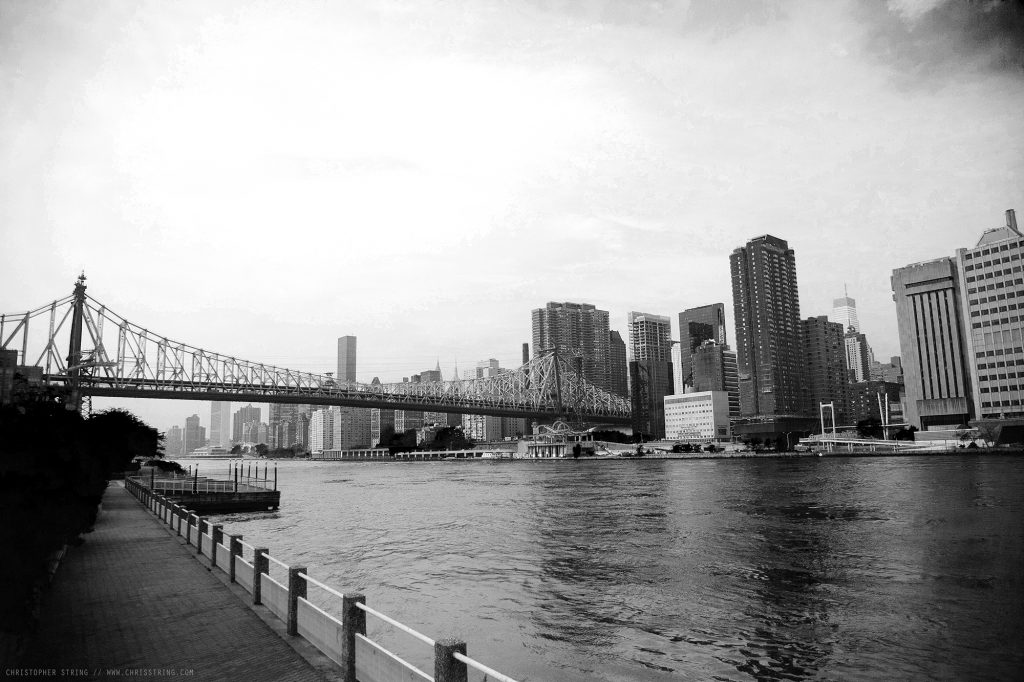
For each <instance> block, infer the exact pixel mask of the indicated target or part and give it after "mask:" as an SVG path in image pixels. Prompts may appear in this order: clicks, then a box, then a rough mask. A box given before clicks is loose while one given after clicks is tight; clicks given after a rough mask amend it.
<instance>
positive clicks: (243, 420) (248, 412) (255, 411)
mask: <svg viewBox="0 0 1024 682" xmlns="http://www.w3.org/2000/svg"><path fill="white" fill-rule="evenodd" d="M260 412H261V411H260V408H258V407H253V406H252V405H246V406H245V407H242V408H239V410H238V411H237V412H235V415H234V422H233V428H232V430H231V440H232V442H235V443H244V442H246V440H245V438H244V437H243V434H242V429H243V428H244V427H245V425H246V424H248V423H250V422H256V423H257V424H258V423H259V421H260Z"/></svg>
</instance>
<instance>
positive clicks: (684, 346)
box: [676, 303, 728, 393]
mask: <svg viewBox="0 0 1024 682" xmlns="http://www.w3.org/2000/svg"><path fill="white" fill-rule="evenodd" d="M708 340H711V341H714V342H715V343H717V344H720V345H722V346H726V345H727V344H728V340H727V339H726V336H725V304H723V303H711V304H709V305H702V306H698V307H696V308H687V309H686V310H684V311H683V312H681V313H679V362H680V367H679V369H678V371H677V372H676V376H679V377H680V378H681V379H682V382H683V383H689V382H690V374H691V373H692V366H691V360H690V358H691V356H692V355H693V354H694V352H695V351H696V350H697V348H699V347H700V345H701V344H702V343H704V342H705V341H708ZM691 385H692V384H691ZM698 390H711V389H698ZM676 392H677V393H682V392H683V385H682V383H680V384H679V385H677V386H676Z"/></svg>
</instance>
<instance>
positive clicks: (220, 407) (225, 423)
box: [210, 401, 231, 450]
mask: <svg viewBox="0 0 1024 682" xmlns="http://www.w3.org/2000/svg"><path fill="white" fill-rule="evenodd" d="M210 445H211V446H218V447H222V448H227V449H228V450H230V449H231V403H229V402H223V401H216V402H212V403H210Z"/></svg>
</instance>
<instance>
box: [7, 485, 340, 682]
mask: <svg viewBox="0 0 1024 682" xmlns="http://www.w3.org/2000/svg"><path fill="white" fill-rule="evenodd" d="M84 537H85V543H84V544H83V545H81V546H80V547H76V548H72V549H71V550H69V552H68V554H67V555H66V556H65V559H64V562H63V564H62V565H61V567H60V569H59V570H58V572H57V575H56V577H55V579H54V582H53V585H52V586H51V589H50V590H48V592H47V593H46V595H45V596H44V599H43V605H42V613H41V619H40V623H39V628H38V631H37V634H36V637H35V639H34V641H33V642H32V643H31V644H30V645H29V648H28V651H27V652H26V655H25V657H24V658H23V660H22V661H21V663H20V667H33V668H44V669H51V670H56V671H57V672H56V673H55V676H56V675H60V671H61V670H62V669H65V668H77V669H83V668H84V669H88V671H89V673H88V674H89V679H106V678H108V677H112V676H114V675H116V673H114V675H112V674H109V673H107V671H108V670H119V671H129V670H131V671H135V674H130V673H127V672H122V674H120V675H117V676H118V677H123V678H129V679H140V678H142V677H147V678H152V677H154V676H157V675H160V673H159V672H153V671H158V670H173V671H175V672H174V673H173V674H175V675H176V676H177V677H178V678H179V679H180V678H181V677H182V676H185V675H188V678H189V679H199V680H234V679H242V680H245V679H250V680H259V679H267V680H322V679H339V678H340V676H336V673H335V672H333V670H332V669H333V666H331V665H329V664H327V662H326V659H323V660H322V661H317V658H316V655H315V654H312V647H308V648H309V649H310V651H309V652H304V655H311V656H312V659H313V661H314V662H315V663H311V662H309V661H307V660H306V658H304V657H303V656H302V655H300V654H299V653H298V651H297V649H296V648H295V647H298V648H300V649H301V647H302V645H303V644H304V643H303V642H296V643H294V644H289V643H288V642H286V641H285V640H284V639H283V636H282V635H280V634H278V633H277V632H275V629H274V628H272V627H271V625H269V624H268V623H267V622H264V621H263V620H262V619H261V617H260V616H259V615H258V613H257V611H254V610H252V609H251V608H250V607H248V606H246V605H245V604H244V603H243V601H242V600H241V599H240V598H239V597H238V596H236V594H235V593H234V591H233V589H232V588H231V587H228V586H227V585H225V584H224V582H222V581H221V580H220V579H218V577H216V576H215V575H214V573H212V572H210V571H209V570H208V569H207V568H205V567H204V566H203V565H202V564H201V563H200V562H198V561H196V560H195V559H194V558H193V554H194V551H192V550H190V549H188V548H186V547H185V546H184V545H183V544H182V543H181V542H180V541H179V540H178V539H177V538H176V537H175V536H171V535H170V534H169V533H168V531H167V530H166V528H165V527H164V526H162V525H161V524H159V523H157V522H155V521H154V520H153V517H152V516H151V515H150V514H148V513H147V512H146V511H145V510H144V509H143V508H142V507H141V506H140V505H139V503H138V502H137V501H136V500H135V499H133V498H132V497H131V496H130V495H128V493H127V492H126V491H125V490H124V488H123V487H121V486H120V485H114V484H112V485H111V487H109V488H108V489H107V491H106V494H105V495H104V497H103V511H102V512H101V514H100V516H99V518H98V520H97V522H96V529H95V531H94V532H92V533H90V534H88V535H86V536H84ZM225 580H226V579H225ZM238 589H240V588H238ZM255 608H256V609H260V608H265V607H255ZM320 658H323V657H320ZM335 670H336V669H335ZM187 671H192V673H191V674H189V673H188V672H187ZM164 675H166V673H164ZM161 676H163V675H161Z"/></svg>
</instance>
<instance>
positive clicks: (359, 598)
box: [341, 594, 366, 682]
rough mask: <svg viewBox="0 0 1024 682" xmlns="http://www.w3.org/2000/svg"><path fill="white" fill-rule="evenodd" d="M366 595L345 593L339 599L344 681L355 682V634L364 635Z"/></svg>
mask: <svg viewBox="0 0 1024 682" xmlns="http://www.w3.org/2000/svg"><path fill="white" fill-rule="evenodd" d="M357 603H360V604H365V603H366V595H362V594H346V595H345V596H344V597H342V600H341V674H342V679H344V680H345V682H356V634H357V633H358V634H360V635H364V636H365V635H366V611H363V610H362V609H361V608H359V607H358V606H356V604H357Z"/></svg>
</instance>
